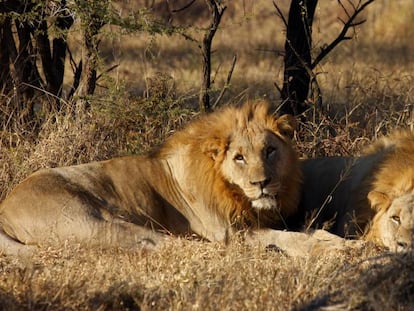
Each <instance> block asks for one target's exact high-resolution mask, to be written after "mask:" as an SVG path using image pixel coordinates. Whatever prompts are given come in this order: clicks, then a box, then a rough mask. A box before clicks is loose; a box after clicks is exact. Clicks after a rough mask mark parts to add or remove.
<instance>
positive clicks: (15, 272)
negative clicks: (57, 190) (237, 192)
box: [0, 0, 414, 310]
mask: <svg viewBox="0 0 414 311" xmlns="http://www.w3.org/2000/svg"><path fill="white" fill-rule="evenodd" d="M173 2H174V1H146V0H145V1H144V0H139V1H112V2H111V3H110V4H111V6H110V8H111V10H108V9H107V8H108V7H107V5H108V4H109V2H107V1H104V0H102V1H67V3H66V2H65V1H61V2H58V1H56V2H55V1H46V2H45V3H47V5H50V7H48V8H49V9H50V10H51V11H48V12H54V14H51V15H50V13H48V14H49V15H48V16H50V19H48V20H47V22H48V23H49V24H47V25H50V24H53V22H56V21H57V20H59V18H62V17H64V18H66V23H61V24H56V25H60V27H50V28H47V29H48V35H49V37H48V38H47V39H49V44H50V46H53V44H54V41H53V39H54V38H62V37H63V38H65V39H66V40H67V47H66V48H63V49H60V50H59V51H61V53H63V52H64V53H65V55H66V56H65V63H64V65H65V66H64V67H63V64H62V63H61V62H59V61H60V60H61V59H62V57H61V56H62V54H60V56H59V55H58V56H57V57H54V56H53V54H51V57H50V58H49V59H47V58H43V59H42V57H41V53H39V54H36V55H38V56H37V58H28V59H26V58H25V59H24V60H25V62H26V63H23V64H20V63H13V64H10V63H9V60H10V59H12V58H11V57H12V56H10V55H8V56H7V57H6V58H5V56H4V51H5V49H4V42H5V41H4V38H5V36H7V29H9V30H10V31H11V35H12V36H14V38H15V40H16V41H15V42H16V54H15V55H14V56H15V58H14V59H17V60H22V59H20V58H19V57H20V56H19V55H22V54H19V53H18V52H19V51H20V52H28V51H32V52H39V49H40V45H39V44H40V42H43V43H45V42H46V41H45V40H46V39H45V36H42V34H45V32H41V31H40V32H36V31H32V30H31V29H33V27H35V26H36V24H34V21H38V16H39V14H40V15H41V14H44V12H43V11H42V10H41V9H40V8H39V9H35V10H34V11H31V14H34V15H33V16H26V17H25V18H21V19H18V18H17V20H18V22H17V23H16V19H13V18H16V16H19V15H18V14H17V13H16V12H13V13H12V14H11V15H10V12H9V11H7V10H6V9H5V8H6V7H7V5H8V4H10V3H12V4H13V3H15V1H2V2H0V10H1V15H0V16H1V22H2V28H1V36H2V37H1V38H2V43H3V45H2V53H0V61H1V64H0V66H3V67H2V68H5V67H4V66H6V65H7V66H6V67H7V68H9V69H10V70H9V72H6V76H5V75H4V74H5V71H4V70H2V76H1V77H0V81H1V82H2V84H1V87H2V93H1V98H0V199H3V198H4V197H5V196H6V195H7V193H9V192H10V191H11V189H12V188H13V187H14V186H15V185H16V184H17V183H18V182H19V181H21V180H22V179H23V178H24V177H25V176H27V175H28V174H29V173H31V172H33V171H35V170H37V169H39V168H41V167H56V166H63V165H71V164H79V163H84V162H89V161H93V160H102V159H108V158H111V157H115V156H121V155H126V154H136V153H142V152H145V151H147V150H148V149H149V148H150V147H152V146H154V145H157V144H158V143H160V142H161V141H162V140H163V139H164V138H165V137H166V136H168V135H169V134H171V133H172V132H173V131H174V130H176V129H178V128H180V127H181V126H182V125H183V124H185V123H186V122H188V121H189V120H191V119H192V118H194V117H196V115H197V114H199V113H200V110H201V109H200V105H199V104H200V101H201V99H203V96H204V95H205V94H203V93H202V92H201V91H200V89H202V85H203V75H204V73H203V62H202V59H203V54H202V53H203V46H202V43H203V39H204V38H205V36H206V34H207V33H208V30H209V28H208V27H207V28H206V26H207V25H209V23H210V22H211V16H212V15H211V13H210V11H209V8H208V6H207V5H206V4H205V2H204V1H201V0H196V1H194V3H193V1H177V2H174V3H173ZM27 3H31V4H32V5H34V4H35V3H36V2H31V1H28V2H27ZM56 3H58V4H64V5H66V4H67V5H68V6H70V7H71V8H75V9H76V10H75V9H74V11H66V10H62V9H59V6H53V4H56ZM190 3H192V5H190V6H189V7H188V8H187V7H186V4H190ZM223 3H224V2H223ZM352 3H354V4H355V5H358V3H359V4H361V3H363V1H362V2H359V1H357V0H356V1H352V2H348V1H338V2H337V1H319V2H318V4H317V6H316V9H315V16H314V19H313V25H312V29H313V31H312V50H311V59H315V57H316V56H317V55H319V54H320V52H321V51H322V50H323V49H325V48H326V47H327V46H328V45H329V44H330V43H331V42H332V41H333V40H335V38H337V36H338V34H339V33H340V32H341V29H342V27H343V22H342V21H346V20H347V18H349V15H350V14H352V10H353V8H352ZM92 4H94V5H96V6H95V7H94V6H93V5H92ZM224 4H225V5H226V6H227V8H226V9H225V10H224V12H221V13H222V14H223V15H222V17H221V21H220V25H219V28H218V29H217V31H216V33H215V35H214V39H213V40H212V51H213V53H212V54H211V81H210V87H209V90H208V91H209V92H208V95H209V100H210V104H211V109H214V108H215V107H217V106H220V105H224V104H227V103H230V104H237V103H240V102H243V101H245V100H246V99H248V98H250V99H252V98H265V99H267V100H269V101H271V102H272V103H273V104H274V105H275V109H277V107H280V104H281V103H282V100H281V99H280V97H281V94H280V93H281V92H280V91H281V90H282V88H283V81H284V57H283V56H284V51H285V38H286V31H285V30H286V26H285V24H284V21H283V19H282V18H281V17H280V15H283V16H285V17H286V18H287V16H288V11H289V5H290V1H275V2H274V3H272V1H270V0H255V1H253V0H243V1H229V2H225V3H224ZM275 4H276V5H275ZM168 5H169V7H168ZM144 7H147V8H148V9H147V10H144V9H143V8H144ZM276 7H277V8H276ZM41 8H45V6H41ZM90 10H92V11H90ZM33 12H35V13H33ZM68 12H71V13H70V14H69V13H68ZM92 12H95V13H96V12H97V13H99V14H97V16H96V15H94V14H92ZM152 13H154V15H152ZM16 14H17V15H16ZM121 17H122V18H121ZM413 17H414V4H413V3H412V1H409V0H396V1H386V0H382V1H380V0H377V1H374V2H373V3H372V4H370V5H369V6H367V7H366V8H365V9H364V10H363V12H361V15H359V17H358V19H357V20H356V21H355V22H356V23H359V22H360V21H362V20H366V22H365V23H363V24H360V25H359V26H357V27H351V28H350V29H349V31H348V33H347V36H350V37H352V39H350V40H345V41H342V42H341V43H340V44H338V45H337V46H336V47H335V48H334V49H333V50H332V51H331V52H330V53H329V54H328V55H327V56H326V57H325V58H324V59H323V60H321V61H320V62H319V63H318V64H317V65H316V66H315V67H314V68H312V75H310V76H311V78H312V79H313V78H316V79H317V89H318V91H319V93H318V96H320V99H321V100H320V101H319V100H317V101H313V100H311V99H312V98H309V100H308V101H307V104H308V106H309V107H310V108H309V109H308V110H307V111H306V112H304V114H303V115H301V117H300V125H299V129H298V132H297V134H296V147H297V151H298V153H299V155H300V156H303V157H314V156H324V155H358V153H359V151H360V150H361V148H362V147H363V146H365V145H366V144H367V143H369V142H370V141H372V140H375V139H376V138H377V137H378V136H379V135H381V134H384V133H387V132H389V131H390V130H392V129H395V128H398V127H404V128H412V126H413V103H414V98H413V96H414V95H413V94H414V93H413V91H412V88H413V81H414V75H413V71H414V53H413V51H414V42H413V41H412V37H413V35H414V27H413V20H414V18H413ZM9 18H12V19H9ZM7 22H9V23H10V27H9V28H7V27H6V26H7ZM72 23H73V24H72ZM69 24H70V25H69ZM40 26H41V27H44V25H43V26H42V25H40ZM189 26H191V27H189ZM25 27H26V28H25ZM25 29H26V30H28V31H29V32H25V31H24V30H25ZM85 30H88V31H85ZM25 33H26V36H25V35H24V34H25ZM27 34H29V37H27ZM24 40H26V41H24ZM42 40H43V41H42ZM23 43H25V44H27V45H25V44H23ZM29 43H30V44H29ZM87 43H88V44H87ZM56 44H57V46H60V47H61V48H62V42H61V41H59V40H57V41H56ZM59 44H60V45H59ZM23 47H30V49H26V48H23ZM43 47H44V46H43ZM43 51H44V50H43ZM52 51H53V49H52ZM56 51H57V50H56ZM33 55H34V54H33ZM17 56H19V57H17ZM55 56H56V55H55ZM235 56H236V57H235ZM29 60H30V61H29ZM48 61H49V62H48ZM5 64H6V65H5ZM19 66H20V67H19ZM53 66H55V67H53ZM56 66H58V67H56ZM59 66H61V67H59ZM88 66H89V67H88ZM19 68H20V69H22V70H23V69H24V70H29V72H31V73H35V74H38V78H39V77H40V78H41V79H37V80H36V79H35V80H36V81H37V82H38V84H33V83H32V80H30V79H31V78H33V76H30V75H28V74H25V73H26V71H24V70H23V71H21V72H20V71H19V70H18V69H19ZM30 68H31V70H30ZM51 68H54V69H56V70H57V69H59V68H63V72H61V75H57V76H55V77H54V76H53V74H57V72H54V73H53V70H50V69H51ZM81 69H82V70H81ZM6 71H7V70H6ZM48 71H49V72H48ZM35 77H36V76H35ZM56 77H57V78H56ZM59 77H60V78H59ZM56 79H62V83H61V84H60V83H59V81H60V80H56ZM11 81H12V82H13V83H10V82H11ZM39 81H40V82H39ZM91 81H92V82H93V83H92V84H93V86H94V88H88V87H87V86H90V85H91ZM56 85H58V87H56ZM61 86H62V87H61ZM318 99H319V97H318ZM413 262H414V258H413V254H412V253H407V254H389V253H387V252H386V251H384V250H381V249H377V248H375V247H373V246H370V245H367V246H366V247H364V248H363V249H358V250H354V249H349V250H345V251H338V252H332V253H325V254H318V255H316V254H314V255H310V256H308V257H306V258H292V257H288V256H286V255H284V254H283V253H279V252H277V251H276V250H272V249H264V248H263V247H261V246H260V245H258V246H257V247H252V246H246V245H244V244H243V243H241V242H238V241H235V242H234V243H231V244H230V245H223V244H218V243H207V242H204V241H198V240H192V239H177V240H176V241H175V242H172V243H171V244H168V245H166V246H165V247H164V248H163V249H161V250H160V251H158V252H154V253H148V252H136V251H126V250H118V249H110V250H108V249H104V250H103V249H89V248H84V247H81V246H77V245H64V246H62V247H61V248H58V249H57V248H40V249H39V251H38V252H37V253H36V254H34V255H33V256H31V257H29V258H24V259H17V258H11V257H7V256H0V306H1V308H2V309H4V310H141V309H143V310H148V309H155V310H166V309H169V310H192V309H200V310H240V309H241V310H250V309H259V310H354V309H361V310H411V309H413V308H414V298H413V297H414V268H413V267H414V264H413Z"/></svg>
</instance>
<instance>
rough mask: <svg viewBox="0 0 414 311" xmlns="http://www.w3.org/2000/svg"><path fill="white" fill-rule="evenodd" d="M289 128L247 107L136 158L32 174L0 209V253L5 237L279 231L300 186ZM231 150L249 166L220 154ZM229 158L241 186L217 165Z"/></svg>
mask: <svg viewBox="0 0 414 311" xmlns="http://www.w3.org/2000/svg"><path fill="white" fill-rule="evenodd" d="M294 127H295V121H294V119H293V118H292V117H290V116H283V117H280V118H276V117H274V116H273V115H272V114H271V112H270V111H269V107H268V105H267V104H266V103H264V102H260V101H259V102H251V103H248V104H245V105H243V106H242V107H239V108H236V107H227V108H224V109H222V110H221V111H217V112H215V113H212V114H209V115H205V116H202V117H200V118H199V119H198V120H197V121H194V122H192V123H190V124H189V125H188V126H187V127H185V128H184V129H183V130H181V131H178V132H176V133H175V134H173V135H172V136H171V137H170V138H169V139H167V140H166V141H165V143H164V144H162V145H161V146H160V147H159V148H157V149H155V150H153V151H152V152H151V153H149V154H148V155H145V156H131V157H124V158H116V159H112V160H108V161H103V162H94V163H89V164H83V165H78V166H70V167H63V168H55V169H45V170H41V171H39V172H36V173H34V174H32V175H31V176H29V177H28V178H27V179H26V180H24V181H23V182H22V183H21V184H20V185H18V186H17V187H16V188H15V189H14V190H13V191H12V192H11V194H10V195H9V197H8V198H6V200H5V201H4V202H3V203H2V205H1V206H0V224H1V229H2V231H3V232H2V235H3V236H2V240H4V241H6V242H5V243H3V244H2V243H1V241H0V248H1V245H6V246H5V247H7V246H8V243H9V241H10V240H11V239H12V240H14V241H17V242H18V243H21V244H44V243H48V242H52V241H55V242H57V243H61V242H62V241H64V240H66V239H71V238H74V239H75V240H79V241H86V242H88V243H92V244H100V245H119V246H133V245H135V244H139V243H144V244H152V243H155V244H156V243H157V242H158V241H159V240H161V239H163V238H162V236H161V235H160V234H159V233H157V231H158V232H159V231H165V232H169V233H172V234H184V235H185V234H191V233H196V234H198V235H200V236H201V237H204V238H206V239H208V240H222V239H224V238H225V237H226V236H227V234H228V233H231V232H233V231H235V230H238V229H240V228H259V227H272V228H281V229H283V228H284V219H283V218H285V217H288V216H290V215H292V214H294V213H295V212H296V210H297V204H298V200H299V191H300V190H299V187H300V182H301V172H300V168H299V165H298V162H297V157H296V154H295V152H294V150H293V148H292V146H291V142H290V138H291V136H292V133H293V130H294ZM235 142H240V144H241V146H234V144H235ZM268 144H274V145H275V148H276V149H277V150H276V151H275V150H274V149H275V148H273V147H272V148H271V149H269V150H267V149H266V148H268V147H267V145H268ZM232 148H233V149H234V148H236V149H237V150H239V151H237V152H240V153H242V155H245V156H246V157H251V159H252V160H251V161H250V160H249V161H250V162H249V161H247V160H246V161H245V163H244V162H242V161H241V160H239V159H238V156H237V157H236V159H232V158H230V157H231V154H230V152H232ZM267 153H269V155H268V154H267ZM275 154H276V155H275ZM276 156H277V158H276ZM267 157H269V159H267ZM235 161H236V162H237V161H238V162H237V163H236V164H234V165H235V167H238V166H245V167H246V169H245V171H244V173H242V180H243V178H244V180H243V187H244V186H245V185H247V186H246V189H247V190H246V189H242V186H241V185H239V184H237V182H230V181H229V180H228V178H234V180H240V176H237V173H234V174H233V171H232V169H229V168H228V167H227V168H226V167H225V166H228V165H229V163H230V165H233V164H231V163H233V162H235ZM239 162H240V163H241V164H240V163H239ZM279 162H280V163H281V164H278V163H279ZM269 163H272V164H271V165H272V167H270V166H269V165H270V164H269ZM223 167H224V168H223ZM243 174H244V175H243ZM224 175H226V176H224ZM233 175H234V176H233ZM253 175H254V177H252V178H255V179H254V180H249V178H250V177H251V176H253ZM268 181H270V182H269V185H268V186H264V188H263V189H262V190H261V191H262V192H263V193H267V192H269V193H271V195H266V196H264V195H263V197H257V198H256V197H254V198H250V197H247V195H246V192H245V191H247V193H249V194H250V193H251V194H252V196H255V195H256V193H257V191H258V190H257V189H256V188H257V187H258V186H257V184H258V183H259V184H260V185H262V184H261V183H263V185H264V184H265V183H267V182H268ZM249 187H252V188H253V187H255V188H254V189H253V190H251V189H250V188H249ZM267 188H269V190H266V189H267ZM276 189H277V193H275V194H273V191H276ZM265 190H266V191H267V192H265ZM252 200H254V202H258V203H256V204H257V205H258V206H259V207H261V206H263V208H262V209H261V208H258V209H257V208H253V207H252V202H253V201H252ZM269 202H270V203H269ZM273 202H275V203H273ZM9 244H10V243H9Z"/></svg>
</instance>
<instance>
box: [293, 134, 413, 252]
mask: <svg viewBox="0 0 414 311" xmlns="http://www.w3.org/2000/svg"><path fill="white" fill-rule="evenodd" d="M302 165H303V168H304V185H303V194H302V201H301V204H300V206H301V210H302V211H306V212H307V213H308V215H309V214H311V213H313V214H314V215H315V214H317V213H318V212H319V211H320V213H319V215H318V216H319V218H318V219H317V220H316V223H318V225H321V224H322V223H323V222H328V221H331V220H332V222H333V226H332V227H331V231H332V232H334V233H336V234H339V235H342V236H347V235H350V236H354V237H355V236H357V237H362V238H364V239H366V240H370V241H373V242H375V243H377V244H379V245H384V246H387V247H389V248H390V249H393V250H401V249H405V248H407V247H408V246H410V245H411V244H412V241H413V234H414V233H413V229H414V197H413V193H414V134H413V133H412V132H411V131H409V130H398V131H395V132H393V133H392V134H390V135H388V136H384V137H382V138H380V139H379V140H378V141H376V142H374V143H373V144H372V145H371V146H369V147H368V148H366V149H365V151H364V152H363V155H362V156H361V157H358V158H348V157H342V158H341V157H337V158H335V157H332V158H320V159H310V160H304V161H303V163H302ZM316 180H318V181H319V182H318V183H317V186H315V181H316ZM315 188H319V189H315ZM325 198H328V200H327V201H326V202H325V203H326V204H325V205H323V201H324V200H325ZM391 214H392V215H391ZM397 214H398V215H397ZM393 217H394V218H393ZM392 219H394V220H392ZM393 221H394V222H400V226H397V225H398V224H396V226H394V225H392V224H391V223H392V222H393Z"/></svg>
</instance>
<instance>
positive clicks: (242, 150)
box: [221, 116, 296, 210]
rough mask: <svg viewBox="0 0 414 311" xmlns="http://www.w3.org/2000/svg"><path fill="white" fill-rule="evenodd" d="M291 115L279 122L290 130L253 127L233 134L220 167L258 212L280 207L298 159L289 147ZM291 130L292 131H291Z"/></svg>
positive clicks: (259, 125) (257, 125) (291, 130)
mask: <svg viewBox="0 0 414 311" xmlns="http://www.w3.org/2000/svg"><path fill="white" fill-rule="evenodd" d="M290 122H292V120H291V119H289V117H288V116H283V117H281V118H279V119H278V122H277V123H276V124H279V126H280V125H281V124H283V125H284V128H285V129H288V131H286V130H284V131H279V130H278V128H276V129H269V128H265V127H264V126H263V125H261V124H254V125H251V126H250V127H249V128H248V129H246V130H244V131H238V132H236V133H234V134H233V135H232V137H231V139H230V142H229V145H228V147H227V150H226V152H225V155H224V160H223V162H222V164H221V171H222V174H223V176H224V178H225V179H226V180H227V181H228V182H229V183H231V184H234V185H237V186H238V187H239V188H240V189H241V190H242V191H243V192H244V194H245V196H246V197H247V198H248V199H249V200H250V201H251V203H252V207H253V208H255V209H257V210H264V209H266V210H268V209H276V208H280V206H278V195H279V194H280V193H281V192H282V191H283V190H284V189H282V187H283V185H284V184H285V183H284V179H285V178H286V176H287V175H289V172H290V168H291V167H292V166H293V165H294V163H295V162H294V161H295V160H296V157H295V156H294V153H293V151H292V147H291V146H290V142H289V140H290V137H289V136H290V135H291V134H292V133H293V128H294V125H293V124H290ZM289 129H290V130H289Z"/></svg>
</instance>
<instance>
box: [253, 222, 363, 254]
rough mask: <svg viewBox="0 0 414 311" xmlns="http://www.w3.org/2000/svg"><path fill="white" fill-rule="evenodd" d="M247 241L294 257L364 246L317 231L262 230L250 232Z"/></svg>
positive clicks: (357, 242) (361, 242)
mask: <svg viewBox="0 0 414 311" xmlns="http://www.w3.org/2000/svg"><path fill="white" fill-rule="evenodd" d="M246 241H247V242H248V243H249V244H261V245H263V246H264V247H275V248H277V249H278V250H280V251H282V252H284V253H286V254H287V255H289V256H294V257H305V256H307V255H318V254H319V253H321V254H323V253H324V252H329V251H340V250H345V249H349V248H359V247H361V246H362V245H363V244H364V242H363V241H360V240H346V239H343V238H341V237H339V236H337V235H334V234H331V233H329V232H327V231H325V230H315V231H313V232H311V233H309V234H308V233H304V232H292V231H281V230H271V229H261V230H256V231H251V232H249V234H248V236H247V237H246Z"/></svg>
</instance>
